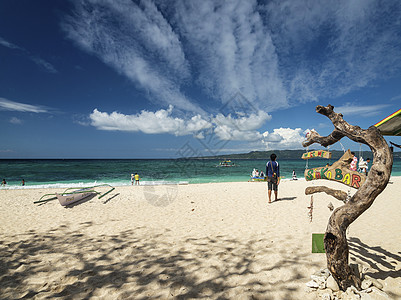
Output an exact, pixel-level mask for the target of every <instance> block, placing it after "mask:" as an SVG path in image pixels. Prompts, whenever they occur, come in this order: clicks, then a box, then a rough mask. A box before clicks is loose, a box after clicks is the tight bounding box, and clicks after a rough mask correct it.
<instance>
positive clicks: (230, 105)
mask: <svg viewBox="0 0 401 300" xmlns="http://www.w3.org/2000/svg"><path fill="white" fill-rule="evenodd" d="M400 103H401V2H400V1H398V0H394V1H369V0H360V1H350V0H344V1H330V2H328V1H323V2H322V1H281V0H280V1H212V0H204V1H195V0H193V1H159V0H157V1H150V0H149V1H131V0H129V1H128V0H124V1H123V0H109V1H107V0H102V1H100V0H99V1H96V0H91V1H60V0H42V1H30V0H24V1H23V0H18V1H14V0H3V1H1V2H0V125H1V128H2V133H1V142H0V158H173V157H179V156H186V157H191V156H197V155H215V154H226V153H243V152H248V151H255V150H272V149H301V148H302V146H301V142H302V139H303V137H304V135H305V131H306V130H308V129H312V128H313V129H315V130H317V131H318V132H319V133H320V134H321V135H327V134H329V133H330V132H331V131H332V129H333V126H332V124H331V122H330V121H329V120H328V119H327V118H326V117H323V116H321V115H319V114H317V113H316V112H315V106H316V105H327V104H332V105H334V106H335V111H337V112H341V113H343V115H344V119H345V120H346V121H348V122H350V123H351V124H354V125H359V126H360V127H362V128H368V127H369V126H371V125H373V124H375V123H377V122H378V121H380V120H381V119H383V118H384V117H386V116H388V115H390V114H391V113H393V112H395V111H396V110H398V109H399V108H400V106H401V105H400ZM388 140H391V141H393V142H395V143H398V144H401V139H400V137H392V138H389V139H388ZM341 143H342V144H343V146H344V147H345V148H351V149H354V150H358V149H359V145H358V144H355V143H353V142H350V141H349V140H348V139H346V138H344V139H343V140H341ZM332 149H338V150H340V149H341V145H340V144H338V143H337V144H336V145H333V146H332ZM362 149H364V150H367V149H368V148H367V147H366V146H364V147H362Z"/></svg>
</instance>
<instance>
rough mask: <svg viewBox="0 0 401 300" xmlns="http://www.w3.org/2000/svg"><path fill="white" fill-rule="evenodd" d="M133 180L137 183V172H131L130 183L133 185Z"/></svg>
mask: <svg viewBox="0 0 401 300" xmlns="http://www.w3.org/2000/svg"><path fill="white" fill-rule="evenodd" d="M134 182H135V185H139V175H138V173H135V174H131V185H134Z"/></svg>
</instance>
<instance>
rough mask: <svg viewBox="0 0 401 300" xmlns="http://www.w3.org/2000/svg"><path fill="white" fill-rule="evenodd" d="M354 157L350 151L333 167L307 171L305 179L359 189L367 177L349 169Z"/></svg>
mask: <svg viewBox="0 0 401 300" xmlns="http://www.w3.org/2000/svg"><path fill="white" fill-rule="evenodd" d="M351 161H352V155H351V152H350V150H348V151H347V152H345V153H344V155H343V156H342V157H341V158H340V159H339V160H338V161H336V162H335V163H333V165H331V166H326V167H319V168H313V169H306V170H305V179H306V180H307V181H310V180H315V179H327V180H333V181H337V182H339V183H343V184H345V185H347V186H350V187H353V188H356V189H359V188H360V187H361V186H362V184H363V183H364V182H365V180H366V176H365V175H364V174H361V173H359V172H357V171H351V170H350V169H349V165H350V162H351Z"/></svg>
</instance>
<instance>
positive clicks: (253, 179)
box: [250, 176, 267, 182]
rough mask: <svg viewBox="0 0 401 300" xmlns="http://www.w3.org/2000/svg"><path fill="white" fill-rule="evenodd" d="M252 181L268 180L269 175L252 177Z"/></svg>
mask: <svg viewBox="0 0 401 300" xmlns="http://www.w3.org/2000/svg"><path fill="white" fill-rule="evenodd" d="M250 181H252V182H258V181H267V177H260V176H257V177H251V180H250Z"/></svg>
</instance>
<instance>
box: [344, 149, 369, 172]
mask: <svg viewBox="0 0 401 300" xmlns="http://www.w3.org/2000/svg"><path fill="white" fill-rule="evenodd" d="M351 155H352V161H351V164H350V167H349V168H350V170H351V171H357V165H358V171H359V172H360V173H363V174H365V175H366V176H368V169H369V163H370V158H367V159H366V160H364V159H363V157H362V156H361V157H360V158H359V164H358V158H357V157H356V156H355V153H354V152H351Z"/></svg>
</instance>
